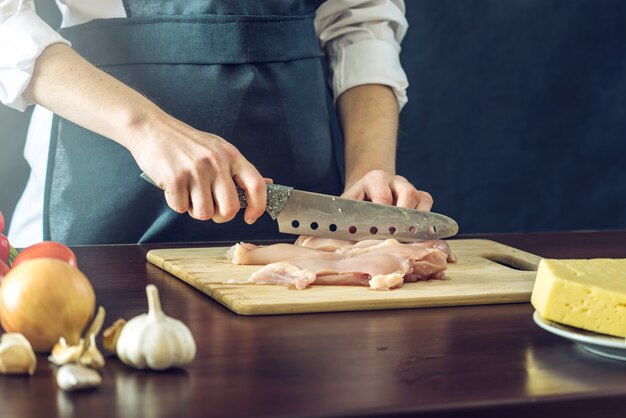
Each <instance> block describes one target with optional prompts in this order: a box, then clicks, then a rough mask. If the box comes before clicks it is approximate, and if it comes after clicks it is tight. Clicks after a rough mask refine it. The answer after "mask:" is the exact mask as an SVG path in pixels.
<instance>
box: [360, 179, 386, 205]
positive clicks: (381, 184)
mask: <svg viewBox="0 0 626 418" xmlns="http://www.w3.org/2000/svg"><path fill="white" fill-rule="evenodd" d="M363 189H364V191H365V193H366V194H367V196H368V197H369V199H370V200H371V201H372V202H374V203H380V204H382V205H392V204H393V194H392V193H391V187H390V186H389V178H387V177H386V176H383V175H370V176H367V177H366V178H364V179H363Z"/></svg>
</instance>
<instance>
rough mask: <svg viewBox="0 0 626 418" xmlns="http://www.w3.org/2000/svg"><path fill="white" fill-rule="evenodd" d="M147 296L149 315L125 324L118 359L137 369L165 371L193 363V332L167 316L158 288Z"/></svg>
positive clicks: (119, 339)
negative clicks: (162, 306)
mask: <svg viewBox="0 0 626 418" xmlns="http://www.w3.org/2000/svg"><path fill="white" fill-rule="evenodd" d="M146 293H147V294H148V313H147V314H142V315H139V316H136V317H135V318H133V319H131V320H130V321H128V322H127V323H126V325H125V326H124V328H123V329H122V332H121V333H120V336H119V338H118V340H117V347H116V349H117V350H116V351H117V356H118V357H119V358H120V360H122V361H123V362H124V363H126V364H128V365H129V366H133V367H135V368H137V369H145V368H149V369H153V370H164V369H168V368H170V367H177V366H182V365H185V364H187V363H189V362H191V361H192V360H193V358H194V357H195V355H196V342H195V340H194V338H193V335H192V334H191V331H190V330H189V328H187V326H186V325H185V324H183V323H182V322H181V321H179V320H177V319H174V318H170V317H168V316H167V315H165V313H164V312H163V310H162V309H161V301H160V300H159V291H158V289H157V288H156V286H155V285H152V284H151V285H148V286H147V287H146Z"/></svg>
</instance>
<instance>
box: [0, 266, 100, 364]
mask: <svg viewBox="0 0 626 418" xmlns="http://www.w3.org/2000/svg"><path fill="white" fill-rule="evenodd" d="M95 309H96V295H95V293H94V290H93V287H92V286H91V283H90V282H89V280H88V279H87V277H85V275H84V274H83V273H81V272H80V271H79V270H78V269H77V268H76V267H72V266H70V265H69V264H68V263H66V262H63V261H60V260H57V259H52V258H37V259H33V260H28V261H24V262H23V263H21V264H20V265H19V266H17V267H15V268H13V269H11V270H10V271H9V273H8V274H7V275H6V276H5V277H4V280H3V281H2V285H1V286H0V322H1V323H2V327H3V328H4V330H5V331H6V332H19V333H21V334H22V335H24V336H25V337H26V339H27V340H28V341H30V343H31V345H32V346H33V349H34V350H35V351H37V352H49V351H50V350H51V349H52V347H53V346H54V344H56V343H57V342H58V341H59V338H61V337H63V338H65V339H66V341H67V342H68V344H70V345H75V344H78V342H79V340H80V338H81V335H82V333H83V331H84V330H85V328H86V327H87V325H88V324H89V323H90V321H91V319H92V317H93V314H94V312H95Z"/></svg>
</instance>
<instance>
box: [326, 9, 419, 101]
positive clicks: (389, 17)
mask: <svg viewBox="0 0 626 418" xmlns="http://www.w3.org/2000/svg"><path fill="white" fill-rule="evenodd" d="M408 26H409V25H408V22H407V20H406V17H405V5H404V1H402V0H327V1H326V2H325V3H323V4H322V5H321V6H320V7H319V8H318V9H317V11H316V15H315V29H316V31H317V33H318V36H319V38H320V42H321V45H322V48H323V49H324V51H325V53H326V56H327V58H328V61H329V67H330V71H331V75H332V87H333V93H334V96H335V98H337V97H339V95H340V94H341V93H343V92H344V91H346V90H348V89H350V88H352V87H356V86H358V85H363V84H384V85H387V86H389V87H391V88H392V89H393V91H394V92H395V94H396V98H397V99H398V105H399V107H400V109H402V107H403V106H404V105H405V104H406V102H407V95H406V89H407V87H408V80H407V77H406V74H405V73H404V70H403V69H402V65H401V63H400V43H401V42H402V39H403V38H404V35H405V34H406V31H407V29H408Z"/></svg>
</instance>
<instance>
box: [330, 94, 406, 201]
mask: <svg viewBox="0 0 626 418" xmlns="http://www.w3.org/2000/svg"><path fill="white" fill-rule="evenodd" d="M337 106H338V110H339V116H340V119H341V124H342V128H343V134H344V142H345V170H346V187H345V188H346V189H348V188H350V186H352V185H353V184H354V183H355V182H357V181H358V180H359V179H360V178H362V177H363V176H364V175H365V174H367V173H368V172H370V171H373V170H383V171H385V172H386V173H388V174H390V175H394V174H395V171H396V141H397V135H398V102H397V99H396V96H395V94H394V93H393V91H392V89H391V88H389V87H387V86H383V85H379V84H368V85H361V86H357V87H354V88H352V89H350V90H347V91H345V92H344V93H343V94H341V96H339V98H338V100H337Z"/></svg>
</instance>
